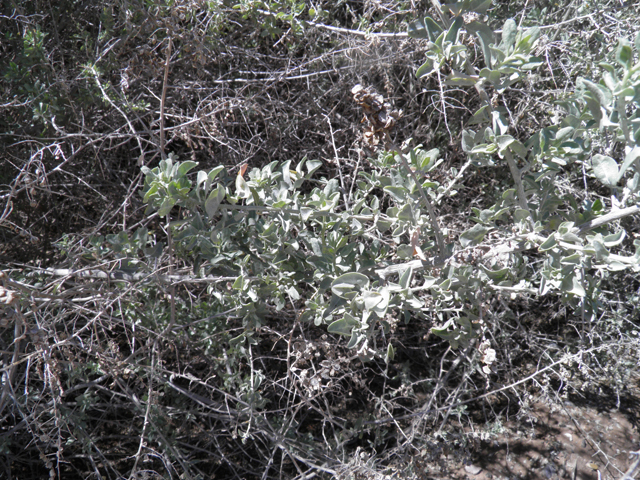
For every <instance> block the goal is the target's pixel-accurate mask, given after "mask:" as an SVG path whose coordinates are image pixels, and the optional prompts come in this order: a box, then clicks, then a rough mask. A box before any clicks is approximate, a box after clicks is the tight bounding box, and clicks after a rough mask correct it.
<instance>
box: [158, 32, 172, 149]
mask: <svg viewBox="0 0 640 480" xmlns="http://www.w3.org/2000/svg"><path fill="white" fill-rule="evenodd" d="M171 46H172V42H171V37H169V45H168V46H167V60H166V61H165V64H164V81H163V82H162V98H161V99H160V153H161V155H162V158H165V154H164V147H165V138H164V105H165V102H166V100H167V85H168V83H169V62H170V61H171Z"/></svg>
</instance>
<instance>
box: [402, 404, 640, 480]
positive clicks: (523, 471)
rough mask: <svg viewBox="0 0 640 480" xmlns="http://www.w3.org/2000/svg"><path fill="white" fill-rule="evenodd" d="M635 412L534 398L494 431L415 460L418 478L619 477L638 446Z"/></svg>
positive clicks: (531, 479) (612, 479)
mask: <svg viewBox="0 0 640 480" xmlns="http://www.w3.org/2000/svg"><path fill="white" fill-rule="evenodd" d="M639 418H640V417H639V416H638V412H635V413H630V412H629V411H626V412H625V413H623V412H621V411H619V410H616V409H607V410H603V409H601V408H597V407H594V406H587V405H581V406H577V405H574V404H573V403H571V402H568V401H567V402H565V404H564V405H561V406H549V405H547V404H544V403H537V404H534V405H533V406H532V408H531V410H530V412H529V414H528V415H523V416H521V418H519V419H510V420H509V421H508V422H505V424H504V425H503V426H502V429H501V430H502V431H501V432H500V433H499V434H498V435H491V436H489V438H488V439H487V440H480V441H479V442H478V443H477V444H476V445H470V446H467V447H466V448H459V449H448V448H446V447H444V448H443V449H442V450H441V452H442V453H441V454H440V455H437V457H439V458H437V459H436V458H434V456H433V452H431V455H424V457H423V461H420V460H418V459H416V460H417V461H416V462H414V464H413V466H414V467H415V468H416V470H419V472H417V471H416V472H415V473H418V475H417V477H418V478H420V479H421V480H440V479H442V480H444V479H447V480H449V479H459V480H560V479H570V480H620V479H622V477H623V475H624V472H625V471H626V470H627V468H628V467H629V466H630V465H631V464H632V463H633V462H634V461H635V459H636V457H635V456H634V455H630V452H634V451H638V450H640V434H639V431H638V426H637V425H638V419H639ZM425 454H426V452H425ZM426 457H430V458H428V459H427V458H426ZM433 460H436V461H435V462H434V461H433Z"/></svg>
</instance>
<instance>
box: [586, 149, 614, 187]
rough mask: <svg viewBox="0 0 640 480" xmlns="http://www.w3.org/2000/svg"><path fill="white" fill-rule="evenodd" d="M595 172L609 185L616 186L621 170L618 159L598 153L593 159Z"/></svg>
mask: <svg viewBox="0 0 640 480" xmlns="http://www.w3.org/2000/svg"><path fill="white" fill-rule="evenodd" d="M591 166H592V167H593V173H594V175H595V176H596V178H597V179H598V180H600V182H602V183H603V184H604V185H607V186H610V187H612V186H614V185H615V184H616V183H618V179H619V172H618V164H617V163H616V161H615V160H614V159H613V158H611V157H609V156H607V155H600V154H596V155H594V156H593V158H592V159H591Z"/></svg>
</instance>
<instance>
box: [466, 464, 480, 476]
mask: <svg viewBox="0 0 640 480" xmlns="http://www.w3.org/2000/svg"><path fill="white" fill-rule="evenodd" d="M464 471H465V472H467V473H468V474H470V475H477V474H479V473H480V472H481V471H482V469H481V468H480V467H478V466H476V465H465V466H464Z"/></svg>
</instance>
